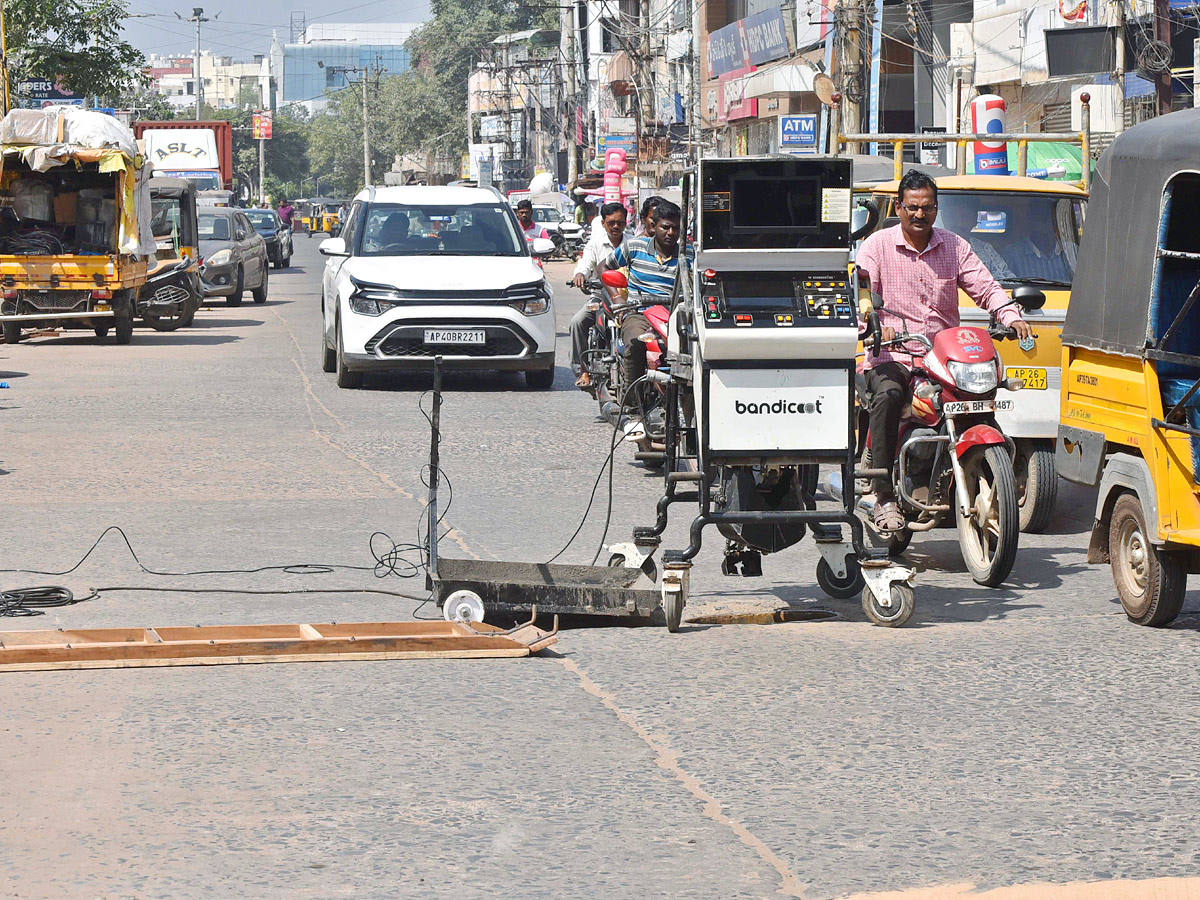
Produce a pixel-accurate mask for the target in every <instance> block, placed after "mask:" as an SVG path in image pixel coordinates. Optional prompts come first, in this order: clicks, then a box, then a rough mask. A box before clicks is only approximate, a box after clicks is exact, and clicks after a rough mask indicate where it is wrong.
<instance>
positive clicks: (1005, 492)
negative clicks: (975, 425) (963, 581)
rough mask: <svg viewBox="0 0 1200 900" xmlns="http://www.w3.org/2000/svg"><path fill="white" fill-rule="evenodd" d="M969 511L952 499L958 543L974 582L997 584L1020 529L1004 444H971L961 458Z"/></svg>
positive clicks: (1009, 565)
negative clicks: (973, 445) (956, 522)
mask: <svg viewBox="0 0 1200 900" xmlns="http://www.w3.org/2000/svg"><path fill="white" fill-rule="evenodd" d="M961 465H962V472H963V485H964V487H965V488H966V492H967V500H968V502H969V503H970V504H971V512H970V514H969V515H966V516H964V515H963V512H962V510H961V509H959V508H958V502H957V499H956V500H955V501H954V506H955V516H956V518H957V521H958V545H959V548H960V549H961V550H962V557H963V562H965V563H966V564H967V570H968V571H969V572H970V573H971V577H972V578H973V579H975V581H976V583H978V584H982V585H984V586H985V587H996V586H997V585H999V584H1000V583H1001V582H1002V581H1004V579H1005V578H1007V577H1008V575H1009V573H1010V572H1011V571H1012V567H1013V563H1014V562H1015V561H1016V558H1017V541H1018V540H1019V538H1020V534H1021V521H1020V515H1021V512H1020V506H1019V505H1018V504H1017V485H1016V478H1015V477H1014V476H1013V468H1012V461H1011V460H1010V459H1009V458H1008V453H1006V452H1005V450H1004V448H1003V447H998V446H991V447H975V448H973V449H971V450H970V451H969V452H968V453H967V454H966V456H964V457H963V458H962V460H961Z"/></svg>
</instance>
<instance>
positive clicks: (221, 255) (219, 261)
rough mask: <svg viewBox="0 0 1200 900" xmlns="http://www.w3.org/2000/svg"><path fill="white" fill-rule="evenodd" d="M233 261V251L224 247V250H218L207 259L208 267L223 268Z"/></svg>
mask: <svg viewBox="0 0 1200 900" xmlns="http://www.w3.org/2000/svg"><path fill="white" fill-rule="evenodd" d="M232 259H233V251H232V250H230V249H229V248H228V247H226V248H225V249H224V250H218V251H217V252H216V253H214V254H213V255H212V256H210V257H209V258H208V264H209V265H210V266H223V265H225V264H226V263H228V262H229V261H230V260H232Z"/></svg>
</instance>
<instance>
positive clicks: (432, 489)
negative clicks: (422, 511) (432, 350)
mask: <svg viewBox="0 0 1200 900" xmlns="http://www.w3.org/2000/svg"><path fill="white" fill-rule="evenodd" d="M429 424H430V426H431V428H430V439H429V510H428V513H429V534H428V535H427V536H426V540H427V541H428V542H429V566H428V572H429V576H430V577H431V578H434V579H436V578H437V545H438V535H437V532H438V511H437V507H438V503H437V499H438V496H437V494H438V463H439V462H440V460H439V457H438V444H439V443H440V442H441V439H442V436H441V427H442V358H441V357H440V356H435V357H434V358H433V410H432V411H431V414H430V416H429Z"/></svg>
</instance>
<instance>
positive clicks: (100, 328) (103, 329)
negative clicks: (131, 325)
mask: <svg viewBox="0 0 1200 900" xmlns="http://www.w3.org/2000/svg"><path fill="white" fill-rule="evenodd" d="M92 332H93V333H94V334H95V335H96V337H98V338H104V337H108V326H107V325H97V326H96V327H95V328H93V329H92Z"/></svg>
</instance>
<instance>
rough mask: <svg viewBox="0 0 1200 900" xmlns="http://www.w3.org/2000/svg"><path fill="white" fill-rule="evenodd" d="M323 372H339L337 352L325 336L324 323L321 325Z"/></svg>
mask: <svg viewBox="0 0 1200 900" xmlns="http://www.w3.org/2000/svg"><path fill="white" fill-rule="evenodd" d="M321 371H322V372H336V371H337V350H335V349H334V348H333V347H330V346H329V339H328V338H327V337H326V335H325V325H324V323H322V324H321Z"/></svg>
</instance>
